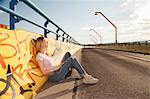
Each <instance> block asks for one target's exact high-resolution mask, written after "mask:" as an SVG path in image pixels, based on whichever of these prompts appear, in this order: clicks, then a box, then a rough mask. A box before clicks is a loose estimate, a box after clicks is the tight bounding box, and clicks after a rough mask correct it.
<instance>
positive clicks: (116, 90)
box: [41, 49, 150, 99]
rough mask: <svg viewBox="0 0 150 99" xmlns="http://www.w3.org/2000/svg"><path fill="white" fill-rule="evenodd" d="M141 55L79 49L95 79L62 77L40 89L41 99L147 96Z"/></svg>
mask: <svg viewBox="0 0 150 99" xmlns="http://www.w3.org/2000/svg"><path fill="white" fill-rule="evenodd" d="M143 57H147V56H144V55H140V54H139V55H138V54H133V53H128V52H119V51H112V50H103V49H83V51H82V57H81V63H82V64H83V66H84V68H85V69H86V70H87V72H88V73H89V74H92V75H93V76H95V77H97V78H98V79H99V82H98V83H97V84H96V85H84V84H81V83H82V82H81V81H80V80H76V81H73V80H71V81H67V82H66V80H65V81H63V82H62V84H61V83H58V84H56V85H57V87H56V85H52V86H53V87H52V86H51V87H49V88H48V89H46V90H45V91H43V94H44V93H45V96H44V97H41V99H48V98H52V97H53V99H150V83H149V82H150V65H149V63H150V62H149V58H148V57H147V59H146V58H143ZM59 84H60V85H59ZM77 85H78V86H77ZM47 86H48V85H47ZM54 86H55V87H54ZM76 86H77V87H76ZM54 90H55V93H53V94H50V93H52V91H54ZM56 90H59V91H58V92H57V91H56ZM46 94H47V95H46ZM48 94H49V95H48Z"/></svg>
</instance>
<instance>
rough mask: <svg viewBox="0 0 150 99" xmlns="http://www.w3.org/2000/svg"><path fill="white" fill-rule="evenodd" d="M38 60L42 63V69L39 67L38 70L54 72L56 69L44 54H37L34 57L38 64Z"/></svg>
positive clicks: (49, 58)
mask: <svg viewBox="0 0 150 99" xmlns="http://www.w3.org/2000/svg"><path fill="white" fill-rule="evenodd" d="M39 60H40V61H43V65H44V67H41V66H40V68H43V70H44V72H52V71H55V69H56V68H55V66H54V65H53V63H52V61H51V57H49V56H47V55H46V54H42V53H38V54H37V55H36V61H37V62H38V61H39Z"/></svg>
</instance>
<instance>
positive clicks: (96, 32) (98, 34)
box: [89, 29, 102, 44]
mask: <svg viewBox="0 0 150 99" xmlns="http://www.w3.org/2000/svg"><path fill="white" fill-rule="evenodd" d="M89 31H94V33H96V34H97V35H98V36H99V37H100V43H101V44H102V36H101V35H100V34H99V33H97V32H96V31H95V30H94V29H90V30H89Z"/></svg>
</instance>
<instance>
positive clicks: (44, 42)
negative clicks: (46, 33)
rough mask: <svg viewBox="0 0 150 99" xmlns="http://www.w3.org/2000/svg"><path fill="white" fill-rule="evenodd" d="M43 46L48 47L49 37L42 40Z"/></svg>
mask: <svg viewBox="0 0 150 99" xmlns="http://www.w3.org/2000/svg"><path fill="white" fill-rule="evenodd" d="M42 47H43V48H47V47H48V39H46V38H44V40H43V42H42Z"/></svg>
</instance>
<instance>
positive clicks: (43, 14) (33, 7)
mask: <svg viewBox="0 0 150 99" xmlns="http://www.w3.org/2000/svg"><path fill="white" fill-rule="evenodd" d="M20 1H23V2H24V3H25V4H27V5H28V6H29V7H31V8H32V9H33V10H35V11H36V12H37V13H39V14H40V15H41V16H43V17H44V18H45V19H46V20H47V21H49V22H50V23H52V24H53V25H55V26H56V27H57V28H59V30H61V31H62V32H64V33H65V34H67V33H66V32H65V31H64V30H63V29H61V28H60V27H59V26H58V25H56V24H55V23H54V22H53V21H52V20H50V19H49V18H48V17H47V15H46V14H45V13H44V12H43V11H42V10H41V9H39V8H38V7H37V6H36V5H35V4H33V3H32V2H31V1H30V0H20Z"/></svg>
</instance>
